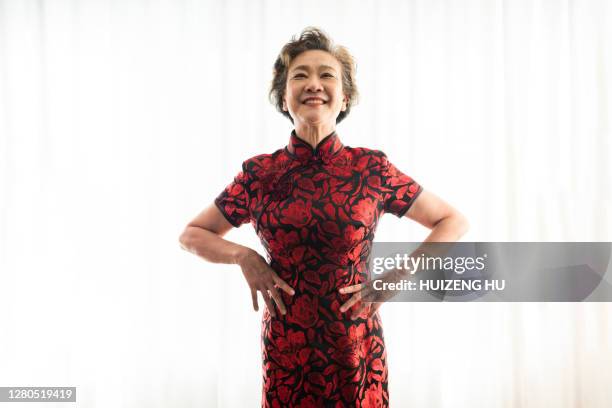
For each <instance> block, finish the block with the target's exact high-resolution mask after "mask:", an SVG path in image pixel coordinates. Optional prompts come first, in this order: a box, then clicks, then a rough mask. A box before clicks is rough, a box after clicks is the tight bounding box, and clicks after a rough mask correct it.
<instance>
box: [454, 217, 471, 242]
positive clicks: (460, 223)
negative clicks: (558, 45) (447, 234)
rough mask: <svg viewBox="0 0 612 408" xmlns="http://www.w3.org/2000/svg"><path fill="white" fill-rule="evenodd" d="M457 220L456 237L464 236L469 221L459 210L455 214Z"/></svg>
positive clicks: (468, 227) (468, 226) (467, 229)
mask: <svg viewBox="0 0 612 408" xmlns="http://www.w3.org/2000/svg"><path fill="white" fill-rule="evenodd" d="M455 217H456V219H457V221H456V223H455V225H456V230H457V236H458V237H457V239H459V238H461V237H462V236H464V235H465V234H466V233H467V232H468V231H469V229H470V223H469V221H468V220H467V218H465V216H464V215H463V214H461V213H459V212H457V214H456V215H455Z"/></svg>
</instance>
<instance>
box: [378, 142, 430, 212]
mask: <svg viewBox="0 0 612 408" xmlns="http://www.w3.org/2000/svg"><path fill="white" fill-rule="evenodd" d="M380 174H381V182H382V188H383V200H384V210H385V212H388V213H391V214H394V215H396V216H397V217H399V218H401V217H403V216H404V214H406V212H407V211H408V209H410V207H411V206H412V204H413V203H414V201H415V200H416V199H417V197H418V196H419V194H421V191H423V188H422V187H421V186H420V185H419V184H418V183H417V182H416V181H414V180H413V179H412V178H411V177H409V176H407V175H406V174H404V173H402V172H401V171H400V170H399V169H398V168H397V167H395V165H393V163H391V162H390V161H389V159H388V158H387V155H386V154H384V153H383V156H382V163H381V168H380Z"/></svg>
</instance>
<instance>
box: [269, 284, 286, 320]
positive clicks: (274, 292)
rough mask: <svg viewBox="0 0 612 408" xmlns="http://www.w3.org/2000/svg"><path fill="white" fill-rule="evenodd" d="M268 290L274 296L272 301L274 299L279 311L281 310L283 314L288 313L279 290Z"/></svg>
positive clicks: (273, 288)
mask: <svg viewBox="0 0 612 408" xmlns="http://www.w3.org/2000/svg"><path fill="white" fill-rule="evenodd" d="M268 290H269V291H270V294H271V295H272V299H274V302H275V303H276V305H277V306H278V309H279V310H280V312H281V313H282V314H285V313H287V309H286V308H285V304H284V303H283V298H282V297H281V295H280V293H279V292H278V290H276V288H275V287H272V289H268Z"/></svg>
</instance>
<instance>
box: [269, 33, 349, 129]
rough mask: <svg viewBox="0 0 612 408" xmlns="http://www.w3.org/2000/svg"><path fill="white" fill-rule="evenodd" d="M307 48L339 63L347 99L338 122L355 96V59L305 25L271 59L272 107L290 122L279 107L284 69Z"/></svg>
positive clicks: (323, 35) (291, 119) (346, 51)
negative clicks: (276, 55) (323, 53)
mask: <svg viewBox="0 0 612 408" xmlns="http://www.w3.org/2000/svg"><path fill="white" fill-rule="evenodd" d="M309 50H322V51H327V52H329V53H330V54H331V55H333V56H334V57H335V58H336V59H337V60H338V62H339V63H340V65H341V66H342V91H343V92H344V94H345V95H346V97H347V99H348V101H347V104H346V110H345V111H341V112H340V114H339V115H338V117H337V118H336V123H340V122H341V121H342V120H343V119H344V118H346V117H347V116H348V114H349V112H350V111H351V106H353V105H356V104H357V101H358V98H359V92H358V91H357V84H356V83H355V71H356V65H355V60H354V59H353V56H352V55H351V54H350V53H349V52H348V50H347V49H346V48H345V47H343V46H341V45H336V44H334V42H333V41H332V40H331V38H330V37H329V36H328V35H327V34H326V33H325V32H324V31H323V30H321V29H319V28H317V27H306V28H305V29H303V30H302V32H301V33H300V36H299V37H298V38H296V37H295V36H294V37H292V38H291V41H289V42H288V43H287V44H285V45H284V46H283V48H282V49H281V52H280V54H278V58H277V59H276V61H275V62H274V75H273V78H272V83H271V84H270V92H269V93H268V97H269V99H270V102H271V103H272V104H273V105H274V106H275V107H276V110H278V111H279V112H280V113H282V114H283V115H284V116H286V117H287V118H289V120H290V121H291V123H293V118H292V117H291V115H289V112H285V111H284V110H283V97H284V96H285V88H286V87H287V71H288V69H289V65H291V61H293V60H294V59H295V57H297V56H298V55H300V54H301V53H303V52H304V51H309Z"/></svg>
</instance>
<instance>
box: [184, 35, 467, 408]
mask: <svg viewBox="0 0 612 408" xmlns="http://www.w3.org/2000/svg"><path fill="white" fill-rule="evenodd" d="M354 75H355V64H354V61H353V59H352V57H351V55H350V54H349V53H348V52H347V50H346V49H345V48H344V47H342V46H336V45H334V44H333V43H332V41H331V40H330V39H329V37H328V36H327V35H326V34H325V33H324V32H322V31H321V30H319V29H317V28H312V27H309V28H306V29H305V30H304V31H302V33H301V34H300V36H299V37H298V38H296V37H294V38H293V39H292V40H291V41H290V42H289V43H287V44H285V46H284V47H283V48H282V50H281V52H280V54H279V56H278V59H277V60H276V62H275V64H274V77H273V80H272V86H271V90H270V97H271V100H272V101H273V103H274V104H275V105H276V107H277V109H278V110H279V112H280V113H282V114H283V115H284V116H286V117H287V118H288V119H289V120H290V121H291V122H292V123H293V126H294V130H293V131H292V132H291V134H290V136H289V141H288V143H287V145H286V146H285V147H283V148H280V149H278V150H276V151H275V152H273V153H270V154H261V155H258V156H255V157H252V158H250V159H248V160H246V161H244V162H243V163H242V170H241V171H240V172H239V173H238V174H237V175H236V177H235V178H234V180H233V181H232V182H231V183H230V184H229V185H228V186H227V187H226V188H225V189H224V190H223V191H222V192H221V193H220V194H219V196H218V197H216V199H215V200H214V204H211V205H210V206H209V207H208V208H206V209H205V210H204V211H203V212H202V213H201V214H199V215H198V216H197V217H196V218H195V219H194V220H193V221H191V222H190V223H189V224H188V226H187V227H186V228H185V231H184V232H183V234H182V235H181V237H180V242H181V245H182V247H183V248H184V249H186V250H188V251H190V252H192V253H194V254H196V255H198V256H200V257H202V258H203V259H205V260H207V261H209V262H215V263H227V264H237V265H239V266H240V268H241V269H242V273H243V275H244V277H245V279H246V281H247V283H248V285H249V287H250V290H251V296H252V302H253V308H254V309H255V310H256V311H257V310H258V301H257V292H260V294H261V296H262V298H263V300H264V301H265V304H266V307H265V309H264V312H263V320H262V356H263V396H262V406H263V407H287V406H300V407H311V406H312V407H320V406H321V407H322V406H333V407H353V406H358V407H381V406H384V407H386V406H389V393H388V386H387V381H388V380H387V354H386V351H385V343H384V339H383V329H382V325H381V319H380V317H379V314H378V312H377V308H378V306H379V305H380V303H367V302H364V301H360V293H361V290H362V289H364V288H365V287H366V283H367V260H368V256H369V252H370V248H371V243H372V241H373V239H374V233H375V230H376V226H377V225H378V221H379V218H380V217H381V216H382V215H383V214H384V213H391V214H394V215H396V216H397V217H407V218H410V219H412V220H414V221H417V222H419V223H420V224H422V225H424V226H426V227H429V228H430V229H431V233H430V234H429V236H428V237H427V239H426V241H427V242H436V241H446V242H450V241H456V240H457V239H459V237H460V236H461V235H462V234H463V233H464V232H465V230H466V228H467V223H466V221H465V219H464V218H463V217H462V216H461V214H459V213H458V212H457V211H456V210H455V209H453V208H452V207H451V206H450V205H448V204H446V203H445V202H444V201H442V200H441V199H439V198H437V197H436V196H435V195H433V194H431V193H429V192H428V191H424V190H423V188H422V187H421V186H420V185H419V184H417V183H416V182H415V181H414V180H413V179H412V178H410V177H409V176H407V175H406V174H404V173H402V172H401V171H400V170H398V168H397V167H395V166H394V165H393V164H392V163H391V162H390V161H389V160H388V158H387V156H386V155H385V153H383V152H381V151H379V150H372V149H368V148H364V147H349V146H346V145H344V143H343V142H342V141H341V139H340V136H339V134H338V133H337V132H336V124H338V123H339V122H341V121H342V120H343V119H344V118H346V117H347V115H348V114H349V112H350V110H351V106H352V105H353V104H354V103H355V101H356V98H357V87H356V84H355V76H354ZM247 222H250V223H251V225H252V226H253V228H254V229H255V232H256V233H257V235H258V236H259V238H260V240H261V243H262V244H263V247H264V248H265V251H266V253H267V254H266V255H267V260H266V259H264V258H263V257H262V256H261V255H259V254H258V253H257V252H256V251H255V250H253V249H250V248H248V247H245V246H242V245H239V244H237V243H234V242H230V241H228V240H225V239H223V238H222V237H223V236H224V235H225V234H226V233H227V232H228V231H229V230H230V229H231V228H232V227H239V226H240V225H242V224H245V223H247ZM368 282H369V281H368ZM366 303H367V304H366ZM370 305H373V306H372V307H370Z"/></svg>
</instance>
